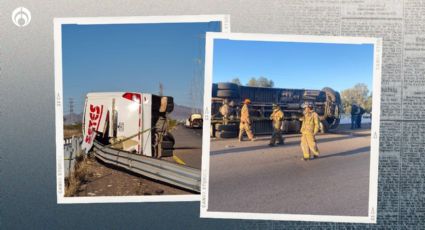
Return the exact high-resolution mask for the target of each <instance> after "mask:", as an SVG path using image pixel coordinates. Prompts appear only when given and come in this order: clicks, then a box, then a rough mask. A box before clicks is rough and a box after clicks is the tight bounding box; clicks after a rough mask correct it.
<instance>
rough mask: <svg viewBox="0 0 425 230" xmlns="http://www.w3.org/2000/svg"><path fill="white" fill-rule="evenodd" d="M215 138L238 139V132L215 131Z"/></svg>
mask: <svg viewBox="0 0 425 230" xmlns="http://www.w3.org/2000/svg"><path fill="white" fill-rule="evenodd" d="M215 136H216V137H217V138H235V137H238V132H234V131H216V132H215Z"/></svg>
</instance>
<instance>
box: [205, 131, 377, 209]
mask: <svg viewBox="0 0 425 230" xmlns="http://www.w3.org/2000/svg"><path fill="white" fill-rule="evenodd" d="M317 140H318V146H319V150H320V152H321V156H320V158H318V159H315V160H312V161H308V162H304V161H302V160H301V157H302V153H301V148H300V135H288V136H287V138H286V140H285V141H286V144H285V145H284V146H278V147H268V146H267V144H268V142H269V137H267V136H266V137H259V140H257V141H255V142H249V141H245V142H238V141H237V140H236V139H231V140H229V139H227V140H226V139H224V140H212V142H211V157H210V177H209V197H208V211H222V212H251V213H281V214H313V215H342V216H346V215H348V216H367V215H368V198H369V195H368V194H369V151H370V130H368V129H364V130H358V131H355V132H351V131H349V130H346V131H340V132H339V133H332V134H323V135H319V136H318V137H317Z"/></svg>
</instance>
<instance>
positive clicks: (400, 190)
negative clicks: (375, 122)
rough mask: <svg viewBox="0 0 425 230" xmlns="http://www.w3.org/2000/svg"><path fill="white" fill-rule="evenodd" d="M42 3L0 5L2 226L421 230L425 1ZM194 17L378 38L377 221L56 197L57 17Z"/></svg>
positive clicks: (239, 27)
mask: <svg viewBox="0 0 425 230" xmlns="http://www.w3.org/2000/svg"><path fill="white" fill-rule="evenodd" d="M40 2H41V1H32V0H25V1H18V2H17V1H12V0H5V1H2V3H1V7H0V35H3V36H0V68H1V71H0V80H1V87H0V94H1V97H0V119H1V120H0V121H1V124H2V125H1V126H0V127H1V128H0V130H1V134H3V135H2V138H1V139H0V153H1V156H0V165H1V167H0V174H1V185H2V188H3V189H0V226H4V227H3V228H7V227H8V226H9V228H12V226H13V225H14V224H19V225H20V226H22V227H24V226H25V225H27V226H31V228H32V229H46V228H48V227H49V228H55V226H56V228H60V229H78V228H82V227H84V228H87V229H89V228H94V229H99V228H118V226H121V228H122V226H125V228H128V229H132V228H134V229H136V228H137V229H140V228H143V227H145V228H146V227H147V226H149V227H150V228H155V227H156V228H159V227H161V228H162V229H167V227H168V228H169V229H174V228H176V226H180V228H186V229H307V228H310V229H321V228H326V229H409V228H411V229H421V228H422V229H423V228H424V227H423V226H425V188H424V186H425V183H424V182H425V179H424V178H425V156H424V155H423V154H425V151H424V148H425V147H424V142H425V134H424V131H425V119H424V116H425V109H424V106H423V105H422V101H423V99H424V98H425V89H424V88H425V87H424V85H425V76H424V75H425V1H424V0H397V1H396V0H386V1H383V0H368V1H366V0H317V1H316V0H268V1H262V0H239V1H230V0H202V1H201V0H168V1H158V0H144V1H139V0H125V1H123V3H122V4H117V1H113V0H103V1H101V2H99V1H87V0H85V1H82V0H74V1H72V3H71V2H70V1H65V0H55V1H46V2H45V3H48V4H40ZM18 6H24V7H26V8H28V9H29V10H30V11H31V12H32V21H31V23H30V24H29V25H28V26H27V27H24V28H18V27H16V26H15V25H14V24H13V22H12V21H11V18H10V16H11V13H12V12H13V10H14V9H15V8H16V7H18ZM196 14H229V15H230V16H231V24H232V32H246V33H287V34H303V35H307V34H309V35H337V36H338V35H347V36H378V37H383V40H384V43H383V76H382V79H383V82H382V103H381V108H382V111H381V115H382V118H381V129H380V130H381V135H380V137H381V152H380V165H379V187H378V189H379V191H378V195H379V198H378V210H377V224H376V225H374V224H370V225H366V224H342V223H317V222H278V221H249V220H218V219H214V220H212V219H200V218H199V203H197V202H187V203H186V202H185V203H178V204H176V203H175V202H174V203H150V204H143V205H137V204H128V203H122V204H101V205H71V206H70V205H58V204H56V181H55V176H56V174H55V173H56V169H55V164H54V162H55V154H54V151H55V145H54V140H55V132H54V122H52V121H54V101H55V96H54V87H53V85H54V84H53V81H54V75H53V73H54V71H53V70H54V68H53V60H54V58H53V53H54V52H53V18H54V17H100V16H108V17H109V16H147V15H196ZM17 92H19V93H17ZM10 98H13V99H14V100H9V99H10ZM38 134H39V135H38ZM21 137H24V138H25V142H23V140H22V138H21ZM158 213H161V215H158ZM164 217H165V218H164ZM73 220H76V221H73ZM115 226H116V227H115ZM199 226H201V227H199ZM0 228H1V227H0ZM15 228H16V227H15Z"/></svg>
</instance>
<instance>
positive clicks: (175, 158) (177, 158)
mask: <svg viewBox="0 0 425 230" xmlns="http://www.w3.org/2000/svg"><path fill="white" fill-rule="evenodd" d="M173 159H174V160H175V161H176V162H177V163H179V164H181V165H186V163H184V161H183V160H182V159H180V158H179V157H178V156H176V155H174V156H173Z"/></svg>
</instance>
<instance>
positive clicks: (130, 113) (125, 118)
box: [111, 97, 141, 153]
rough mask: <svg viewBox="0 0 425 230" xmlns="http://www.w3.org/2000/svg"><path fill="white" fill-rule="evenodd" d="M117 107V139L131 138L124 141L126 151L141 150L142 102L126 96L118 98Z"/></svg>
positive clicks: (123, 145) (123, 146) (116, 100)
mask: <svg viewBox="0 0 425 230" xmlns="http://www.w3.org/2000/svg"><path fill="white" fill-rule="evenodd" d="M111 101H112V100H111ZM115 108H116V110H117V113H116V116H117V119H116V121H117V122H118V124H117V140H122V139H126V138H129V137H131V136H134V137H132V138H130V139H129V140H126V141H124V142H122V145H121V146H122V148H123V149H124V150H126V151H130V152H131V151H136V152H137V153H140V152H139V149H140V148H141V143H140V141H139V137H138V136H139V135H138V133H139V110H140V103H139V102H137V101H132V100H129V99H126V98H122V97H119V98H116V99H115Z"/></svg>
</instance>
